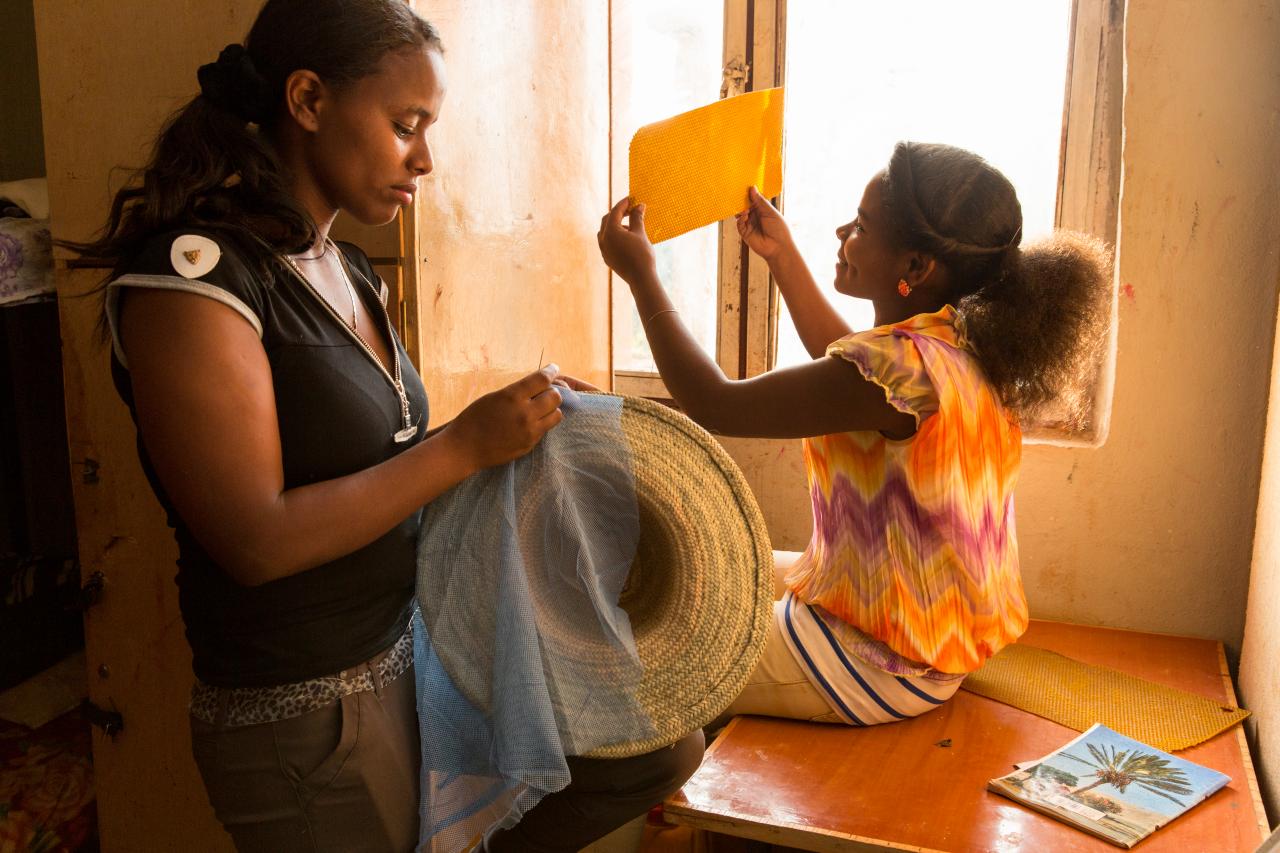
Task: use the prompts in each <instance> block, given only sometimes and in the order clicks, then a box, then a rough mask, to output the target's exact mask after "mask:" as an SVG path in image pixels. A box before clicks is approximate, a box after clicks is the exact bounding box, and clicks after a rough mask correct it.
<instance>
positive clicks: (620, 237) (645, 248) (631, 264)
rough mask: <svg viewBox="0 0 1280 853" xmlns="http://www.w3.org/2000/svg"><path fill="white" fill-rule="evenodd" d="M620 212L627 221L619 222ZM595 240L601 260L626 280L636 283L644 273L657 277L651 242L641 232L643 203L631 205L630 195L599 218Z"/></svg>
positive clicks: (642, 231) (620, 218) (629, 282)
mask: <svg viewBox="0 0 1280 853" xmlns="http://www.w3.org/2000/svg"><path fill="white" fill-rule="evenodd" d="M623 216H627V218H628V221H627V224H626V225H623V224H622V218H623ZM596 241H597V242H598V243H599V244H600V256H601V257H602V258H604V262H605V263H606V264H608V265H609V268H610V269H612V270H613V271H614V272H616V273H617V274H618V275H619V276H621V277H622V280H623V281H625V282H626V283H627V284H635V283H636V282H637V281H639V280H641V279H643V278H645V277H646V276H648V277H652V278H657V276H658V267H657V263H656V261H655V260H654V255H653V244H652V243H650V242H649V237H648V235H647V234H645V232H644V205H643V204H640V205H636V206H635V207H632V206H631V199H629V198H624V199H622V200H621V201H619V202H618V203H617V204H615V205H614V206H613V208H612V209H610V211H609V212H608V213H606V214H605V215H604V218H602V219H601V220H600V231H599V233H597V234H596Z"/></svg>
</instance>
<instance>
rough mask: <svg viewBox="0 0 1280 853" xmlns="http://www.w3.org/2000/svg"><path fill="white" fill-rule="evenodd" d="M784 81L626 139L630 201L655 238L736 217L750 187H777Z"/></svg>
mask: <svg viewBox="0 0 1280 853" xmlns="http://www.w3.org/2000/svg"><path fill="white" fill-rule="evenodd" d="M782 106H783V92H782V88H781V87H779V88H776V89H763V90H761V91H759V92H748V93H747V94H745V95H737V96H735V97H732V98H726V99H724V100H723V101H717V102H716V103H714V104H710V105H708V106H705V107H699V108H698V109H696V110H690V111H689V112H687V113H681V114H680V115H678V116H673V117H672V118H669V119H665V120H663V121H659V122H654V123H653V124H647V125H645V126H644V127H642V128H640V129H639V130H638V131H636V135H635V136H634V137H632V139H631V148H630V155H629V171H630V176H631V193H630V195H631V200H632V202H633V203H635V204H643V205H644V206H645V231H646V232H647V233H648V235H649V239H650V240H651V241H652V242H654V243H661V242H662V241H663V240H669V239H671V238H672V237H678V236H680V235H681V234H684V233H686V232H688V231H692V230H693V229H695V228H701V227H702V226H704V225H710V224H711V223H712V222H719V221H720V220H722V219H726V218H728V217H730V216H733V215H734V214H735V213H738V212H739V211H741V210H743V209H745V208H746V206H747V188H748V187H751V186H754V187H756V188H757V189H759V190H760V193H761V194H762V195H763V196H764V197H765V198H772V197H774V196H777V195H778V193H780V192H781V191H782Z"/></svg>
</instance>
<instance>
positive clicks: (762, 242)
mask: <svg viewBox="0 0 1280 853" xmlns="http://www.w3.org/2000/svg"><path fill="white" fill-rule="evenodd" d="M734 219H735V221H736V223H737V225H738V236H740V237H741V238H742V239H743V241H744V242H745V243H746V244H747V246H748V247H750V249H751V251H753V252H755V253H756V254H757V255H759V256H760V257H762V258H764V259H765V260H766V261H771V260H773V259H774V258H776V257H777V256H778V255H780V254H782V253H783V252H784V251H786V250H788V249H791V248H794V247H795V243H794V242H793V241H792V239H791V229H790V228H788V227H787V221H786V220H785V219H783V218H782V214H781V213H779V212H778V209H777V208H776V207H774V206H773V205H772V204H770V203H769V200H768V199H767V198H765V197H764V196H762V195H760V192H759V191H758V190H757V189H756V188H755V187H751V188H750V189H748V190H747V209H746V210H744V211H742V212H741V213H739V214H738V215H737V216H736V217H734Z"/></svg>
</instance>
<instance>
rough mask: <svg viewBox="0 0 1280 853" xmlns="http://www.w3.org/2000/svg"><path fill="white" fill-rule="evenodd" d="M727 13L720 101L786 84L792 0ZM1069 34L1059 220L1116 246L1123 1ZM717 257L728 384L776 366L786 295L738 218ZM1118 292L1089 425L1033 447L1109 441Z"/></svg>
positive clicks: (1078, 20)
mask: <svg viewBox="0 0 1280 853" xmlns="http://www.w3.org/2000/svg"><path fill="white" fill-rule="evenodd" d="M724 10H725V11H724V51H723V57H724V65H723V67H722V71H721V81H722V82H721V92H720V96H721V97H722V98H724V97H729V96H732V95H738V94H742V93H744V92H751V91H758V90H760V89H765V88H770V87H773V86H781V85H783V82H784V81H783V75H784V69H785V67H786V13H787V0H725V2H724ZM1069 33H1070V37H1069V42H1068V46H1067V51H1068V54H1067V62H1068V65H1067V80H1066V86H1065V90H1064V97H1063V121H1062V142H1061V146H1060V151H1059V168H1058V193H1057V203H1056V205H1055V212H1054V224H1055V226H1056V227H1058V228H1067V229H1072V230H1076V231H1082V232H1085V233H1088V234H1091V235H1093V236H1095V237H1098V238H1099V239H1101V240H1103V241H1104V242H1106V243H1107V244H1108V245H1114V244H1115V241H1116V235H1117V233H1118V232H1117V225H1118V217H1119V189H1120V167H1121V145H1122V128H1123V123H1122V120H1123V115H1122V106H1123V95H1124V88H1123V59H1124V2H1123V0H1073V2H1072V8H1071V22H1070V25H1069ZM611 97H612V93H611ZM610 144H611V146H616V145H625V144H626V140H619V139H617V138H612V137H611V143H610ZM611 159H612V158H611ZM611 177H612V180H611V184H613V186H612V190H613V193H612V194H613V195H614V196H619V195H620V194H621V193H623V192H625V180H626V179H625V175H622V176H619V175H617V174H614V175H613V176H611ZM784 180H785V179H784ZM619 183H620V184H622V186H618V185H617V184H619ZM785 196H786V189H785V183H784V188H783V194H782V197H781V198H778V199H775V200H774V201H775V203H777V205H778V207H779V209H782V210H785V207H784V205H785ZM719 258H720V262H719V274H718V282H717V287H716V292H717V296H718V304H719V306H720V310H719V311H718V313H717V323H716V352H715V360H716V363H717V364H719V366H720V368H721V369H722V370H723V371H724V373H725V375H726V376H728V377H729V378H731V379H746V378H749V377H752V376H757V375H759V374H761V373H764V372H765V371H767V370H769V369H771V368H772V367H773V365H774V364H775V362H776V359H777V347H778V320H779V313H780V311H779V308H780V305H779V298H780V297H779V293H778V289H777V286H776V285H775V284H774V282H773V280H772V277H771V276H770V274H769V269H768V266H767V265H766V264H765V262H764V261H763V260H762V259H761V258H759V257H756V256H754V255H752V254H751V252H750V251H749V250H748V249H747V247H746V245H745V244H744V243H743V241H742V239H741V238H740V237H739V236H738V233H737V230H736V228H735V227H734V224H733V221H732V220H725V221H724V222H722V223H721V224H720V228H719ZM610 282H611V287H618V286H622V287H624V288H625V286H626V285H625V284H624V283H622V282H621V281H620V280H619V279H618V278H617V277H616V276H614V275H612V274H611V275H610ZM1116 292H1117V291H1116V287H1115V286H1114V281H1113V287H1112V305H1111V315H1110V332H1109V336H1108V346H1107V349H1106V351H1105V352H1104V354H1103V358H1102V360H1101V362H1100V364H1099V365H1098V370H1097V375H1096V378H1095V380H1094V383H1093V388H1094V393H1093V402H1092V405H1091V407H1090V414H1089V417H1088V420H1087V423H1086V425H1085V426H1084V427H1083V428H1080V429H1070V428H1068V427H1066V426H1065V425H1062V424H1057V423H1052V422H1049V423H1042V424H1033V425H1028V426H1027V428H1026V429H1025V430H1024V440H1025V441H1026V442H1027V443H1029V444H1053V445H1061V446H1077V447H1096V446H1099V445H1101V444H1102V443H1103V442H1104V441H1105V440H1106V435H1107V431H1108V427H1109V424H1110V415H1111V397H1112V391H1113V388H1114V377H1115V359H1116V337H1117V323H1116V315H1117V305H1116ZM611 322H612V320H611ZM612 373H613V377H614V390H615V391H616V392H618V393H621V394H630V395H638V396H644V397H650V398H654V399H662V400H669V399H670V394H669V392H668V391H667V389H666V386H665V385H664V383H663V382H662V379H661V377H659V376H658V375H657V374H656V373H652V372H646V371H634V370H613V371H612Z"/></svg>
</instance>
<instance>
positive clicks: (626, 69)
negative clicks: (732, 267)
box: [611, 0, 724, 371]
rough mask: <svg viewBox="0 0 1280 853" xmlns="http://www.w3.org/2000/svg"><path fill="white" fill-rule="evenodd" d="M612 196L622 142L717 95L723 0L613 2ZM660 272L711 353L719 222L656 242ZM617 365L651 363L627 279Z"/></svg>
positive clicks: (617, 302) (618, 192) (617, 316)
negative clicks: (653, 124) (647, 126)
mask: <svg viewBox="0 0 1280 853" xmlns="http://www.w3.org/2000/svg"><path fill="white" fill-rule="evenodd" d="M612 8H613V52H614V55H613V57H612V63H611V67H612V69H613V71H612V73H613V86H612V89H613V107H612V109H613V146H614V151H615V154H614V158H613V162H614V178H613V186H614V196H615V200H616V198H620V197H621V196H622V195H623V194H624V193H626V191H627V185H628V179H627V146H628V145H629V144H630V142H631V137H632V136H633V135H634V134H635V132H636V131H637V130H638V129H639V128H641V127H642V126H644V125H646V124H649V123H651V122H655V121H660V120H662V119H665V118H670V117H671V116H673V115H676V114H677V113H682V112H685V111H687V110H691V109H694V108H695V107H701V106H705V105H707V104H709V103H712V102H713V101H715V100H717V99H718V98H719V96H720V67H721V64H722V54H723V43H724V41H723V40H724V5H723V4H722V3H718V2H706V0H699V2H689V0H624V2H616V0H615V2H614V5H613V7H612ZM655 249H656V253H657V260H658V274H659V275H660V276H661V278H662V282H663V284H665V285H666V287H667V291H668V293H670V294H671V298H672V301H673V302H674V303H675V305H676V307H677V308H678V309H679V310H680V315H681V317H682V318H683V320H684V322H685V324H686V325H687V326H688V327H689V329H690V331H691V332H693V334H694V336H695V337H696V338H697V340H698V343H699V344H701V345H702V346H703V347H704V348H705V349H706V350H707V351H708V352H709V353H712V354H713V355H714V353H715V343H716V272H717V268H718V263H717V262H718V226H716V225H708V226H707V227H705V228H700V229H698V230H696V231H691V232H689V233H688V234H684V235H682V236H680V237H676V238H674V239H671V240H667V241H665V242H663V243H660V244H659V245H658V246H656V247H655ZM614 296H615V298H614V315H613V316H614V346H613V361H614V369H615V370H633V371H653V370H655V367H654V363H653V356H652V354H650V352H649V344H648V342H647V341H646V340H645V337H644V329H643V328H642V326H641V324H640V317H639V315H638V314H637V313H636V308H635V303H634V302H633V301H632V299H631V295H630V294H629V293H628V292H627V286H626V284H625V283H624V282H622V281H621V280H617V286H616V287H615V294H614Z"/></svg>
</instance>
